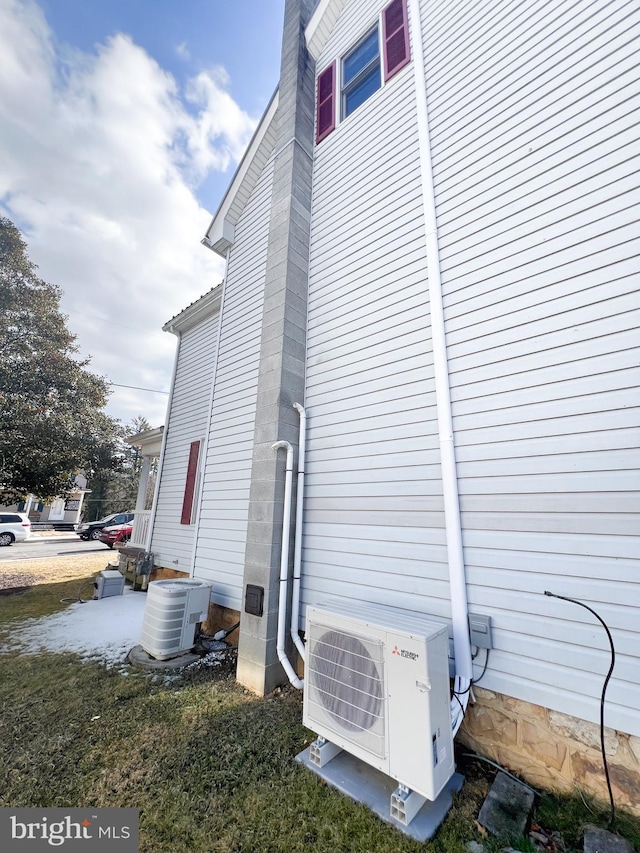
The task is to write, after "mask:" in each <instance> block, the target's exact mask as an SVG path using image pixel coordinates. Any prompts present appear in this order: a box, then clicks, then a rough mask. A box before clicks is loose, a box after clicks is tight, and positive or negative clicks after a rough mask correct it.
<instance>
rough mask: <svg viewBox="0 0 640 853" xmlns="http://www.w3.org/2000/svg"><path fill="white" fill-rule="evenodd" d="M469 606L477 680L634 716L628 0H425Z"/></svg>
mask: <svg viewBox="0 0 640 853" xmlns="http://www.w3.org/2000/svg"><path fill="white" fill-rule="evenodd" d="M425 7H426V9H427V14H426V17H425V20H424V38H425V59H426V62H427V68H428V89H429V97H430V101H429V109H430V117H431V121H432V133H433V144H434V152H433V153H434V161H435V175H436V188H437V209H438V225H439V238H440V247H441V255H442V273H443V282H444V299H445V313H446V324H447V325H446V330H447V342H448V346H449V357H450V368H451V381H452V397H453V412H454V428H455V441H456V453H457V459H458V474H459V478H460V493H461V508H462V520H463V528H464V546H465V560H466V564H467V578H468V592H469V600H470V605H471V608H472V609H475V610H476V611H478V612H480V611H482V612H485V613H489V614H491V615H492V617H493V620H494V641H495V649H494V651H492V653H491V658H490V661H489V671H488V674H487V677H486V679H485V681H484V682H483V683H484V684H486V686H487V687H489V688H491V689H495V690H498V691H500V692H502V693H506V694H507V695H511V696H516V697H518V698H521V699H524V700H527V701H530V702H534V703H537V704H541V705H545V706H547V707H550V708H554V709H557V710H561V711H564V712H566V713H569V714H573V715H576V716H578V717H583V718H586V719H589V720H594V721H595V720H597V719H598V713H599V695H600V691H601V689H602V681H603V678H604V675H605V674H606V672H607V668H608V665H609V651H608V643H607V640H606V636H605V634H604V632H603V630H602V628H601V627H600V626H599V625H598V623H597V622H596V621H595V620H594V619H593V617H591V616H590V615H589V614H588V613H586V612H585V611H584V610H582V608H579V607H577V606H576V605H572V604H570V603H567V602H563V601H556V600H552V599H549V598H548V597H545V596H544V595H543V592H544V590H545V589H549V590H551V591H552V592H555V593H559V594H561V595H566V596H570V597H575V598H578V599H581V600H583V601H585V602H586V603H587V604H589V605H590V606H592V607H594V608H595V609H596V610H597V611H598V612H599V613H600V614H601V616H602V617H603V618H604V619H605V621H606V622H607V623H608V625H609V627H610V628H611V630H612V632H613V636H614V640H615V643H616V647H617V661H616V668H615V671H614V677H613V679H612V682H611V685H610V687H609V691H608V694H607V724H608V725H610V726H612V727H614V728H618V729H620V730H621V731H625V732H631V733H633V734H635V735H640V686H639V685H638V677H637V673H638V669H639V665H640V652H639V651H638V650H639V648H640V630H639V627H638V605H639V604H640V586H639V580H638V579H639V577H640V574H639V572H638V569H639V565H638V556H639V554H640V539H639V534H638V531H640V502H639V500H638V488H639V486H640V477H639V474H638V469H639V464H638V463H639V462H640V454H639V452H638V435H639V433H638V426H639V424H640V396H639V393H638V386H639V384H640V382H639V379H640V374H639V372H638V332H637V329H638V326H639V321H640V298H639V295H638V293H639V291H638V283H637V282H638V273H639V272H640V263H639V262H638V256H639V254H640V240H639V239H638V223H637V218H638V213H637V211H638V203H639V202H640V191H639V183H638V177H637V176H638V167H639V166H640V141H639V139H638V137H639V135H640V134H639V133H638V115H639V112H638V110H639V108H640V99H639V90H638V85H637V80H638V62H639V61H638V51H637V43H638V36H640V8H639V7H638V5H637V3H635V2H622V0H615V2H602V1H601V0H597V2H590V3H584V4H579V3H578V4H575V3H571V4H569V3H567V4H561V5H558V6H556V7H550V6H549V4H547V3H542V2H527V3H524V4H506V5H505V4H503V3H497V2H494V0H483V2H479V3H477V4H474V5H473V6H454V5H452V4H450V3H446V2H444V0H439V2H433V3H429V4H425Z"/></svg>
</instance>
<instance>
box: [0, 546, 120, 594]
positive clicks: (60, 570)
mask: <svg viewBox="0 0 640 853" xmlns="http://www.w3.org/2000/svg"><path fill="white" fill-rule="evenodd" d="M116 560H117V554H115V553H112V552H110V551H107V549H105V551H104V552H102V551H91V552H88V553H87V554H78V555H74V556H68V557H67V556H62V557H40V558H38V559H37V560H11V561H7V562H2V563H0V590H2V589H5V590H6V589H14V588H16V587H22V588H24V587H29V586H36V585H38V584H45V583H62V582H63V581H71V580H76V579H78V578H86V577H87V575H91V574H94V573H95V572H100V571H102V569H104V568H106V567H107V565H108V563H109V562H110V561H113V562H114V563H115V562H116Z"/></svg>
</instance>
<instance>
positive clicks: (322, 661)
mask: <svg viewBox="0 0 640 853" xmlns="http://www.w3.org/2000/svg"><path fill="white" fill-rule="evenodd" d="M368 645H369V646H370V647H371V646H373V649H372V648H367V647H366V646H365V645H364V643H363V642H362V640H360V639H358V637H354V636H353V635H352V634H346V633H342V632H340V631H331V630H330V631H325V632H324V633H323V634H322V635H321V636H320V637H319V638H318V639H316V640H315V641H312V643H311V647H310V655H309V663H308V666H309V670H310V677H311V680H312V683H313V686H314V687H315V689H316V690H317V694H318V699H319V701H320V703H321V704H322V705H323V707H324V708H325V709H326V711H327V712H328V713H329V714H330V715H331V717H333V719H334V720H335V721H336V722H337V723H338V724H339V726H340V728H341V729H343V730H346V731H349V732H364V731H367V730H369V729H372V728H374V727H375V726H377V724H378V723H380V721H381V718H382V715H383V712H384V699H383V696H384V693H383V673H382V667H383V664H382V646H381V644H371V643H368ZM378 646H379V648H378ZM372 651H374V655H375V657H377V658H378V660H374V657H373V656H372V654H371V652H372Z"/></svg>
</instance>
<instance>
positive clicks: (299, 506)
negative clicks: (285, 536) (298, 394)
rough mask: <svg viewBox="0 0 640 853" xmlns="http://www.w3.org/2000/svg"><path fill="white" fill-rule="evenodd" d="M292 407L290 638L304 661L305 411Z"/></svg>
mask: <svg viewBox="0 0 640 853" xmlns="http://www.w3.org/2000/svg"><path fill="white" fill-rule="evenodd" d="M293 408H294V409H295V410H296V412H297V413H298V414H299V415H300V436H299V439H298V484H297V490H296V530H295V540H294V545H293V587H292V590H291V639H292V640H293V642H294V643H295V646H296V649H297V650H298V654H299V655H300V657H301V658H302V660H303V661H306V659H307V657H306V653H305V647H304V643H303V642H302V640H301V639H300V635H299V634H298V624H299V621H300V575H301V573H302V572H301V567H302V511H303V501H304V455H305V442H306V435H307V413H306V411H305V409H304V406H301V405H300V403H294V404H293Z"/></svg>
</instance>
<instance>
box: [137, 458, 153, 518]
mask: <svg viewBox="0 0 640 853" xmlns="http://www.w3.org/2000/svg"><path fill="white" fill-rule="evenodd" d="M150 473H151V456H143V457H142V468H141V469H140V482H139V483H138V496H137V497H136V510H143V509H146V508H147V486H148V485H149V474H150Z"/></svg>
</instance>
